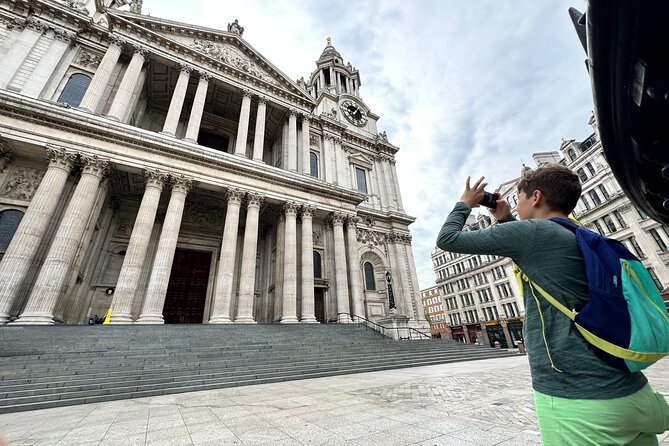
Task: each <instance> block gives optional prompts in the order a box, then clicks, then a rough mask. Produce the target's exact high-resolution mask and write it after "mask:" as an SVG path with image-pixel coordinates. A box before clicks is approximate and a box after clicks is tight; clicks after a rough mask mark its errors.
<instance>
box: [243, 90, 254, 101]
mask: <svg viewBox="0 0 669 446" xmlns="http://www.w3.org/2000/svg"><path fill="white" fill-rule="evenodd" d="M242 94H243V95H244V97H245V98H249V99H251V98H252V97H253V96H254V94H253V92H252V91H251V90H249V89H248V88H244V89H243V90H242Z"/></svg>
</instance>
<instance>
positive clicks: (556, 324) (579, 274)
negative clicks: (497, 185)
mask: <svg viewBox="0 0 669 446" xmlns="http://www.w3.org/2000/svg"><path fill="white" fill-rule="evenodd" d="M470 212H471V208H470V207H469V206H468V205H466V204H464V203H457V204H456V205H455V208H454V209H453V211H452V212H451V213H450V215H449V216H448V218H447V219H446V222H445V223H444V225H443V226H442V228H441V231H440V232H439V237H438V238H437V246H438V247H439V248H441V249H443V250H444V251H452V252H458V253H466V254H493V255H498V256H504V257H510V258H511V259H512V260H513V261H514V262H515V263H516V264H517V265H518V266H519V267H520V269H522V270H523V272H524V273H525V274H527V276H528V277H530V278H531V279H532V280H533V281H534V282H536V283H537V284H539V285H540V286H541V287H542V288H544V289H545V290H546V291H548V292H549V293H550V294H551V295H552V296H553V297H555V298H556V299H557V300H558V301H560V302H561V303H563V304H564V305H566V306H567V308H575V309H580V308H581V307H582V306H583V304H584V303H585V302H586V301H587V296H588V289H587V281H586V277H585V270H584V267H583V257H582V255H581V253H580V251H579V249H578V246H577V244H576V237H575V236H574V234H573V233H572V232H571V231H570V230H569V229H567V228H564V227H562V226H560V225H558V224H557V223H554V222H552V221H550V220H546V219H530V220H523V221H516V220H514V221H509V222H507V223H503V224H498V225H494V226H492V227H490V228H487V229H481V230H478V231H469V232H463V231H462V228H463V226H464V225H465V221H466V220H467V217H468V216H469V214H470ZM523 288H524V293H523V294H524V296H523V299H524V302H525V320H524V323H523V330H524V341H525V346H526V349H527V355H528V358H529V361H530V371H531V374H532V387H533V388H534V390H536V391H538V392H541V393H544V394H546V395H551V396H556V397H562V398H572V399H610V398H618V397H622V396H627V395H630V394H632V393H634V392H636V391H637V390H639V389H641V388H642V387H643V386H644V385H645V384H646V382H647V380H646V377H645V376H644V375H643V374H642V373H641V372H637V373H624V372H621V371H619V370H617V369H615V368H613V367H610V366H608V365H607V364H605V363H604V362H602V361H601V360H600V359H599V358H597V356H595V354H594V353H593V352H592V349H591V347H590V345H589V344H588V343H587V342H586V341H585V339H584V338H583V337H582V336H581V335H580V334H579V333H578V331H577V329H576V328H575V327H574V324H573V323H572V321H571V320H570V319H569V318H567V317H566V316H565V315H564V314H562V313H560V312H559V311H558V310H557V309H556V308H554V307H553V306H552V305H551V304H550V303H548V302H547V301H546V300H545V299H543V298H542V297H541V296H540V295H539V293H535V294H536V295H537V298H538V299H539V305H540V306H541V312H542V314H543V318H544V324H545V334H546V342H544V339H543V336H542V329H541V320H540V317H539V311H538V310H537V304H536V301H535V299H534V297H533V296H532V291H531V289H530V287H529V286H525V287H523ZM546 344H547V345H548V351H549V352H550V356H551V358H552V359H553V364H554V365H555V367H556V368H558V369H560V370H561V371H562V373H560V372H557V371H556V370H554V369H552V367H551V362H550V360H549V357H548V353H547V350H546Z"/></svg>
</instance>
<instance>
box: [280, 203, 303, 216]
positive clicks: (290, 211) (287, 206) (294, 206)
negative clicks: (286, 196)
mask: <svg viewBox="0 0 669 446" xmlns="http://www.w3.org/2000/svg"><path fill="white" fill-rule="evenodd" d="M299 208H300V205H299V204H298V203H296V202H294V201H286V202H285V203H284V204H283V207H282V209H283V213H284V214H286V215H297V210H298V209H299Z"/></svg>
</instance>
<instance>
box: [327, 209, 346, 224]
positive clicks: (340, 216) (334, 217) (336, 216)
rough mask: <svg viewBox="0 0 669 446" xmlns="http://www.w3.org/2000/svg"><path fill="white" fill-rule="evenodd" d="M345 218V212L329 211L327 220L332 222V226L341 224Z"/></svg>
mask: <svg viewBox="0 0 669 446" xmlns="http://www.w3.org/2000/svg"><path fill="white" fill-rule="evenodd" d="M345 220H346V214H344V213H343V212H339V211H335V212H333V213H331V214H330V215H329V217H328V221H329V222H330V223H332V225H333V226H343V225H344V221H345Z"/></svg>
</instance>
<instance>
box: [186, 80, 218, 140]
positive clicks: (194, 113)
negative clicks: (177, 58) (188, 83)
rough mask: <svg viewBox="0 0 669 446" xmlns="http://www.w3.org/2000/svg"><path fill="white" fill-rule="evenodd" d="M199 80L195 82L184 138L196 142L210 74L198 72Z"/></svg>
mask: <svg viewBox="0 0 669 446" xmlns="http://www.w3.org/2000/svg"><path fill="white" fill-rule="evenodd" d="M199 75H200V80H199V81H198V83H197V90H196V91H195V98H194V99H193V107H192V108H191V110H190V118H188V128H187V129H186V136H185V137H184V139H185V140H186V141H190V142H195V143H196V142H197V136H198V135H199V134H200V123H201V122H202V113H203V112H204V102H205V100H206V99H207V89H208V88H209V80H210V79H211V75H210V74H209V73H206V72H204V71H200V72H199Z"/></svg>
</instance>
